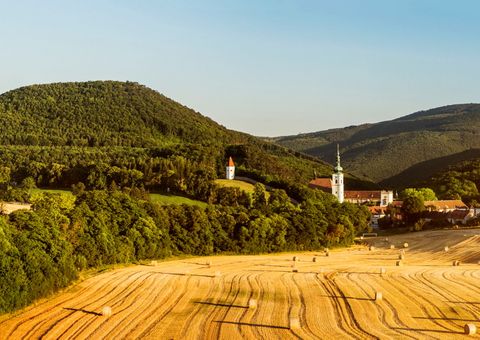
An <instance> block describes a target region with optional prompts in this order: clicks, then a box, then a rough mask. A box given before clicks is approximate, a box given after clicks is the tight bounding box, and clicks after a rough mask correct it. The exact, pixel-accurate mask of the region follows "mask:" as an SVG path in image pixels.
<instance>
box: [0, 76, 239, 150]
mask: <svg viewBox="0 0 480 340" xmlns="http://www.w3.org/2000/svg"><path fill="white" fill-rule="evenodd" d="M0 110H1V111H2V112H3V114H2V115H1V116H0V143H1V144H3V145H52V146H63V145H72V146H73V145H74V146H135V147H156V146H163V145H165V143H174V142H178V141H179V140H182V141H188V142H192V143H205V144H208V143H212V142H216V141H221V142H227V141H229V142H231V143H232V144H234V143H239V142H244V141H246V140H247V136H246V135H244V134H241V133H235V132H233V131H229V130H227V129H226V128H224V127H223V126H220V125H219V124H217V123H215V122H214V121H213V120H211V119H209V118H207V117H205V116H202V115H201V114H200V113H198V112H195V111H194V110H191V109H189V108H187V107H185V106H183V105H181V104H179V103H177V102H175V101H173V100H171V99H169V98H167V97H165V96H163V95H161V94H159V93H158V92H156V91H154V90H152V89H149V88H147V87H145V86H142V85H139V84H137V83H133V82H114V81H95V82H84V83H56V84H47V85H32V86H27V87H22V88H19V89H17V90H13V91H10V92H7V93H4V94H2V95H0Z"/></svg>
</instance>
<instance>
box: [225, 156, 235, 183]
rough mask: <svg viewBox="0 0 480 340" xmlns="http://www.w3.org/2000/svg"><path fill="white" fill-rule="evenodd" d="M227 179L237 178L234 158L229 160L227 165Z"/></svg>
mask: <svg viewBox="0 0 480 340" xmlns="http://www.w3.org/2000/svg"><path fill="white" fill-rule="evenodd" d="M226 172H227V173H226V178H227V179H234V178H235V164H234V163H233V159H232V157H230V158H229V159H228V164H227V171H226Z"/></svg>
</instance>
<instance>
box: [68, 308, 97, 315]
mask: <svg viewBox="0 0 480 340" xmlns="http://www.w3.org/2000/svg"><path fill="white" fill-rule="evenodd" d="M63 309H66V310H71V311H74V312H83V313H85V314H92V315H96V316H102V313H98V312H94V311H91V310H86V309H81V308H71V307H63Z"/></svg>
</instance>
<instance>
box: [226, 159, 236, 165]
mask: <svg viewBox="0 0 480 340" xmlns="http://www.w3.org/2000/svg"><path fill="white" fill-rule="evenodd" d="M228 166H235V164H234V163H233V159H232V157H229V158H228Z"/></svg>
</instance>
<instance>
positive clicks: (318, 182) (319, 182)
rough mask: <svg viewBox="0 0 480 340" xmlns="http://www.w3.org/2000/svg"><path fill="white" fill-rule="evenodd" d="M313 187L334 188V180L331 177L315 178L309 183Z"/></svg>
mask: <svg viewBox="0 0 480 340" xmlns="http://www.w3.org/2000/svg"><path fill="white" fill-rule="evenodd" d="M308 185H309V186H310V187H312V188H316V187H321V188H329V189H331V188H332V180H331V179H330V178H315V179H312V180H311V181H310V183H308Z"/></svg>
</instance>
